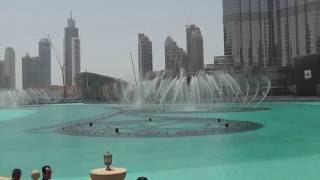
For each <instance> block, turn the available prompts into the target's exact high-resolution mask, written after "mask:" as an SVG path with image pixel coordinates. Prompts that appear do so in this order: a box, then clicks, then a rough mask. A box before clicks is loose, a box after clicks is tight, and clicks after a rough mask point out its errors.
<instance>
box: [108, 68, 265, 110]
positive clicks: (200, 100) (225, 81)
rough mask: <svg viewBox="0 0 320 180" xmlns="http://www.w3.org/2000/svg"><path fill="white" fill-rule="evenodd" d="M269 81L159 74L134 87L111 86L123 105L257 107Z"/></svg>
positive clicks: (198, 74) (224, 75)
mask: <svg viewBox="0 0 320 180" xmlns="http://www.w3.org/2000/svg"><path fill="white" fill-rule="evenodd" d="M270 86H271V82H270V80H269V79H268V78H267V77H266V76H254V77H252V76H251V77H248V76H245V75H237V76H232V75H230V74H228V73H224V72H217V73H214V74H205V73H203V72H200V73H197V74H195V75H192V76H190V77H188V76H185V75H184V74H183V73H181V74H180V75H179V76H170V75H168V73H166V72H162V73H160V74H159V75H157V76H156V77H155V78H154V79H152V80H143V81H139V82H138V83H137V85H136V84H135V83H134V84H115V85H114V87H113V91H114V94H116V96H118V99H120V101H121V102H122V103H125V104H133V105H137V106H143V105H145V104H153V105H155V104H160V105H162V104H175V105H184V106H185V105H189V106H199V105H202V104H206V105H207V104H211V105H212V106H221V105H223V106H226V105H227V106H237V107H239V108H243V107H249V106H251V107H252V106H257V105H258V104H259V103H260V102H261V101H263V99H264V98H265V97H266V96H267V94H268V92H269V90H270Z"/></svg>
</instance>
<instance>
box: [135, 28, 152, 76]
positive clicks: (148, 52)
mask: <svg viewBox="0 0 320 180" xmlns="http://www.w3.org/2000/svg"><path fill="white" fill-rule="evenodd" d="M138 58H139V77H140V79H145V78H146V75H147V73H148V72H152V70H153V66H152V42H151V41H150V40H149V38H148V36H146V35H145V34H143V33H139V34H138Z"/></svg>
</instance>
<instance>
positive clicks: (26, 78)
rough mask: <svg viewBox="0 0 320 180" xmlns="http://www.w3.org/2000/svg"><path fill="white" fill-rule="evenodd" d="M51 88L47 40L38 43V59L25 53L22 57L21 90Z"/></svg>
mask: <svg viewBox="0 0 320 180" xmlns="http://www.w3.org/2000/svg"><path fill="white" fill-rule="evenodd" d="M49 86H51V43H50V41H49V40H48V39H41V40H40V41H39V57H31V56H30V55H29V53H26V55H25V56H24V57H22V88H23V89H28V88H34V87H42V88H44V87H49Z"/></svg>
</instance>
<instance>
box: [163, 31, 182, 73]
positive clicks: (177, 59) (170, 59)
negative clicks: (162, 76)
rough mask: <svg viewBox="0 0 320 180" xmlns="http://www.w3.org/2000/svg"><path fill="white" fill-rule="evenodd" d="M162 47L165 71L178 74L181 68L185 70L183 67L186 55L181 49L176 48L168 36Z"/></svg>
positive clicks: (175, 44)
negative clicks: (163, 48) (163, 49)
mask: <svg viewBox="0 0 320 180" xmlns="http://www.w3.org/2000/svg"><path fill="white" fill-rule="evenodd" d="M164 47H165V66H166V70H168V71H172V72H174V73H175V74H178V73H179V72H180V70H181V69H182V68H183V69H185V68H186V67H183V65H184V64H185V63H186V61H187V54H186V53H185V52H184V50H183V49H182V48H179V47H178V45H177V43H176V42H175V41H174V40H173V39H172V38H171V37H170V36H168V37H167V39H166V42H165V44H164Z"/></svg>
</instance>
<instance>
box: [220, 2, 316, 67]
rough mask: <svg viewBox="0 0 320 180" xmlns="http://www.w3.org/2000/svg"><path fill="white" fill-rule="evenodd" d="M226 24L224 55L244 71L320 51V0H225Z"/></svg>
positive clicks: (278, 64) (279, 64)
mask: <svg viewBox="0 0 320 180" xmlns="http://www.w3.org/2000/svg"><path fill="white" fill-rule="evenodd" d="M223 23H224V51H225V52H224V54H225V55H228V56H229V55H230V56H232V57H233V60H234V63H235V68H237V69H240V70H243V71H250V70H253V69H256V68H268V67H291V66H293V65H294V64H293V58H294V57H297V56H304V55H308V54H314V53H320V1H319V0H223Z"/></svg>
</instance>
